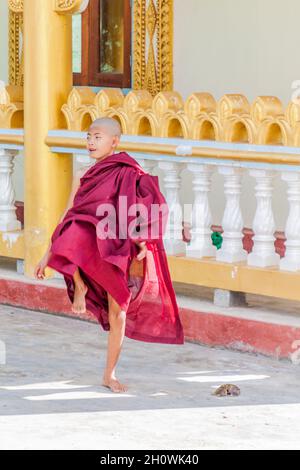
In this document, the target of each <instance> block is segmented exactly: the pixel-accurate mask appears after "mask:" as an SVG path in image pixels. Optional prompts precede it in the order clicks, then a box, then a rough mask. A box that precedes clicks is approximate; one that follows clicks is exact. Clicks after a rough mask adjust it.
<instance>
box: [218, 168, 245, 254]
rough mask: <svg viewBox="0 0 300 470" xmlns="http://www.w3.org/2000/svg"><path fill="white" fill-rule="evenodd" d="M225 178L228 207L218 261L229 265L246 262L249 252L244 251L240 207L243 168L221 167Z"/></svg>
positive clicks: (224, 216) (223, 222)
mask: <svg viewBox="0 0 300 470" xmlns="http://www.w3.org/2000/svg"><path fill="white" fill-rule="evenodd" d="M219 173H220V174H221V175H223V176H224V179H225V182H224V193H225V197H226V206H225V211H224V215H223V219H222V228H223V235H222V236H223V242H222V247H221V248H220V249H219V250H218V251H217V254H216V259H217V260H218V261H224V262H227V263H235V262H239V261H245V260H246V259H247V251H246V250H244V249H243V242H242V239H243V232H242V230H243V226H244V225H243V217H242V212H241V206H240V195H241V179H242V174H243V169H242V168H235V167H229V166H221V167H219Z"/></svg>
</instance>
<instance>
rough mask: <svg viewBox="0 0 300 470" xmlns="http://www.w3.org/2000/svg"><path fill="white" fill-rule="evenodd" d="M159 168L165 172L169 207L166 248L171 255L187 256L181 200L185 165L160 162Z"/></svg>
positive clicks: (166, 195) (164, 177)
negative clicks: (183, 237)
mask: <svg viewBox="0 0 300 470" xmlns="http://www.w3.org/2000/svg"><path fill="white" fill-rule="evenodd" d="M158 167H159V168H160V169H161V170H162V171H163V172H164V176H163V181H164V187H165V191H166V194H165V198H166V201H167V204H168V207H169V217H168V223H167V226H166V230H165V236H164V246H165V249H166V252H167V253H168V254H169V255H176V254H185V242H184V241H183V240H182V207H181V205H180V199H179V189H180V184H181V178H180V173H181V171H182V167H183V165H182V164H181V163H177V162H159V163H158Z"/></svg>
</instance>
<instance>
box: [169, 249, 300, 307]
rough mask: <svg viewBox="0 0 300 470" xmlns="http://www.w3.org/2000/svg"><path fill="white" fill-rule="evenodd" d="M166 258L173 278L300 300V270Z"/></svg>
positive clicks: (185, 282)
mask: <svg viewBox="0 0 300 470" xmlns="http://www.w3.org/2000/svg"><path fill="white" fill-rule="evenodd" d="M168 262H169V268H170V274H171V278H172V281H173V282H181V283H184V284H189V285H195V286H205V287H214V288H219V289H226V290H231V291H236V292H245V293H251V294H258V295H266V296H270V297H278V298H281V299H289V300H297V301H299V300H300V289H299V285H300V272H296V273H293V272H288V271H280V270H279V269H278V268H276V267H270V268H254V267H252V266H251V267H250V266H247V265H246V264H245V263H240V264H227V263H220V262H218V261H216V260H214V259H210V258H206V259H205V258H204V259H196V258H186V257H180V256H168Z"/></svg>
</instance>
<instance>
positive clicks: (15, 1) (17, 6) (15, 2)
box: [8, 0, 24, 13]
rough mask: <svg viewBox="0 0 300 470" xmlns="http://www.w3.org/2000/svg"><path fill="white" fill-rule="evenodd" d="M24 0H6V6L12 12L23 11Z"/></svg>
mask: <svg viewBox="0 0 300 470" xmlns="http://www.w3.org/2000/svg"><path fill="white" fill-rule="evenodd" d="M23 4H24V0H8V8H9V9H10V10H11V11H13V12H14V13H23Z"/></svg>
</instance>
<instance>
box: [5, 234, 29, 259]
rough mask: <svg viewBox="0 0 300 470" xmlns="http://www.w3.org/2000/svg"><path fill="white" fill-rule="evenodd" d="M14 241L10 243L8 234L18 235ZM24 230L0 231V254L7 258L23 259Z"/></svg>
mask: <svg viewBox="0 0 300 470" xmlns="http://www.w3.org/2000/svg"><path fill="white" fill-rule="evenodd" d="M18 234H19V237H18V238H17V239H16V241H15V242H14V243H12V244H11V246H10V243H9V241H8V237H9V236H12V237H13V236H14V235H18ZM24 253H25V249H24V232H23V230H22V231H19V232H7V233H3V232H0V256H6V257H8V258H16V259H24Z"/></svg>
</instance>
